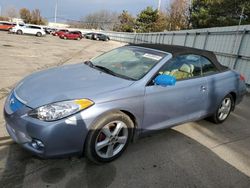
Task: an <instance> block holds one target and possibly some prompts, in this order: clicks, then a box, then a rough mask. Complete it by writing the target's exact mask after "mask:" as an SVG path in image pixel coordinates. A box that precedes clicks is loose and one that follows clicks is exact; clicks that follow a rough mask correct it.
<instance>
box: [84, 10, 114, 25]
mask: <svg viewBox="0 0 250 188" xmlns="http://www.w3.org/2000/svg"><path fill="white" fill-rule="evenodd" d="M118 16H119V15H118V14H117V13H116V12H110V11H107V10H100V11H97V12H94V13H92V14H88V15H86V16H85V17H83V18H82V20H81V22H82V23H83V25H84V27H85V28H88V29H103V30H112V29H113V27H114V25H115V24H116V23H117V22H118Z"/></svg>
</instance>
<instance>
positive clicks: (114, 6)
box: [0, 0, 170, 21]
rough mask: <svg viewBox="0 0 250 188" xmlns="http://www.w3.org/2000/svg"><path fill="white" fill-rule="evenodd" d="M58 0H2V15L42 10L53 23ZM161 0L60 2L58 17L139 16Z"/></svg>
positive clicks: (77, 0)
mask: <svg viewBox="0 0 250 188" xmlns="http://www.w3.org/2000/svg"><path fill="white" fill-rule="evenodd" d="M56 1H57V0H0V9H1V10H2V11H1V12H2V14H4V11H5V10H6V9H8V8H9V7H15V8H16V9H17V10H19V9H20V8H24V7H25V8H28V9H31V10H33V9H36V8H38V9H40V11H41V14H42V16H43V17H45V18H47V19H48V20H50V21H52V20H53V18H54V11H55V4H56ZM158 1H159V0H58V17H61V18H66V19H71V20H80V19H81V18H82V17H83V16H85V15H87V14H89V13H93V12H95V11H98V10H110V11H115V12H118V13H119V12H122V10H127V11H129V12H130V13H131V14H133V15H137V14H138V13H139V12H140V11H141V10H143V9H144V8H145V7H147V6H152V7H154V8H157V6H158ZM169 1H170V0H161V2H162V3H161V7H162V9H165V8H166V6H167V5H168V2H169Z"/></svg>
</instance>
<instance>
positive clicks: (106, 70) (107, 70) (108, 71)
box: [94, 65, 117, 76]
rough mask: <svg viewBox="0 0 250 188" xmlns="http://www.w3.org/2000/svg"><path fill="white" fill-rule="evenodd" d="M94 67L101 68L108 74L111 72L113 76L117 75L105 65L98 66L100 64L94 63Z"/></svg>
mask: <svg viewBox="0 0 250 188" xmlns="http://www.w3.org/2000/svg"><path fill="white" fill-rule="evenodd" d="M94 67H96V68H98V69H101V70H103V71H104V72H106V73H108V74H112V75H114V76H117V74H116V73H115V72H113V71H112V70H110V69H108V68H106V67H103V66H100V65H94Z"/></svg>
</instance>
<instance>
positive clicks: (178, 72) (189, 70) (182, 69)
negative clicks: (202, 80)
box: [159, 54, 201, 80]
mask: <svg viewBox="0 0 250 188" xmlns="http://www.w3.org/2000/svg"><path fill="white" fill-rule="evenodd" d="M159 74H166V75H170V76H174V77H175V78H176V80H183V79H188V78H192V77H197V76H201V66H200V56H198V55H193V54H187V55H179V56H177V57H175V58H173V59H171V60H170V61H168V62H167V63H166V64H165V65H164V66H163V68H162V69H161V70H160V72H159Z"/></svg>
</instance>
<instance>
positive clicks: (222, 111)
mask: <svg viewBox="0 0 250 188" xmlns="http://www.w3.org/2000/svg"><path fill="white" fill-rule="evenodd" d="M231 108H232V101H231V98H229V97H226V98H224V99H223V101H222V103H221V106H220V108H219V110H218V114H217V115H218V119H219V120H220V121H223V120H225V119H226V118H227V116H228V115H229V114H230V111H231Z"/></svg>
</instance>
